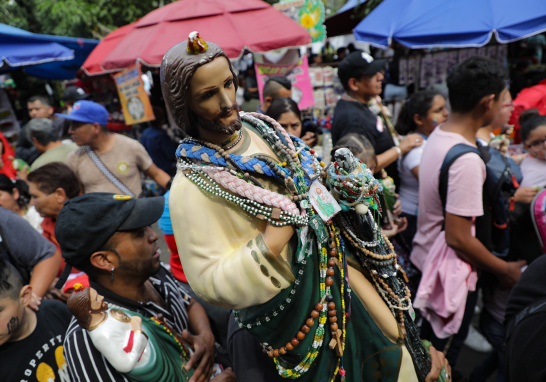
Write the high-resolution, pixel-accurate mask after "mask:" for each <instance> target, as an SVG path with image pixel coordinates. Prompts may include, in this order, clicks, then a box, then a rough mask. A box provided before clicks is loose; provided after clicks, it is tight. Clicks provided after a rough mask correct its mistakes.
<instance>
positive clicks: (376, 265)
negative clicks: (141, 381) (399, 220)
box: [325, 154, 430, 379]
mask: <svg viewBox="0 0 546 382" xmlns="http://www.w3.org/2000/svg"><path fill="white" fill-rule="evenodd" d="M351 157H352V154H351ZM356 161H357V162H358V164H357V165H356V166H354V164H353V165H349V164H346V166H347V167H348V168H350V170H351V171H350V172H348V171H346V170H345V169H344V168H342V167H341V166H340V165H339V164H338V163H337V162H336V163H334V164H331V165H330V166H329V167H328V168H327V169H326V179H325V183H326V184H327V185H328V186H329V188H330V190H332V193H333V194H334V196H335V197H336V199H337V198H339V201H340V205H341V207H342V209H344V211H346V212H347V213H346V214H338V215H337V216H336V218H335V221H336V224H337V225H338V226H339V227H340V229H341V232H342V233H343V235H344V236H345V238H346V239H347V240H348V241H349V243H350V245H351V247H352V248H353V249H354V252H353V253H354V254H355V255H356V256H358V257H359V258H360V260H361V263H362V265H364V266H365V267H366V268H367V269H368V271H369V273H370V275H371V277H372V280H373V283H374V286H375V288H376V289H377V291H378V292H379V294H380V295H381V297H382V298H383V300H384V301H385V302H386V303H387V306H388V307H389V308H390V310H391V312H392V314H393V315H394V317H395V318H396V320H397V321H398V323H399V325H400V329H401V332H402V335H403V336H404V339H405V343H406V346H407V348H408V350H409V351H410V354H411V355H412V357H413V358H414V363H415V365H416V371H417V372H418V374H419V375H420V376H421V377H422V378H421V379H424V377H425V375H426V374H427V373H428V371H430V359H429V357H428V354H427V353H426V350H425V349H424V347H423V346H422V343H421V342H420V339H419V335H418V333H417V331H416V329H415V326H414V325H409V330H410V332H409V335H408V331H407V328H406V319H407V318H409V319H411V320H413V318H414V317H413V316H411V315H410V311H412V304H411V299H410V297H411V293H410V291H409V288H408V287H407V286H406V285H405V283H404V282H403V281H402V279H401V278H400V276H402V277H403V278H404V280H405V281H406V282H408V279H407V276H406V273H405V271H404V270H403V269H402V267H400V266H399V265H398V264H397V261H396V254H395V252H394V247H393V246H392V244H391V243H390V241H389V240H388V238H387V237H386V236H384V235H383V234H382V233H381V231H380V230H379V228H378V227H377V224H376V223H375V222H374V219H373V217H372V216H371V214H370V209H369V207H371V208H372V209H373V210H375V211H376V212H377V213H378V214H379V213H381V211H380V208H379V206H378V203H377V202H378V200H377V198H376V195H374V194H375V192H377V191H380V190H381V188H382V186H381V185H380V184H379V182H377V181H375V180H374V181H371V177H370V175H371V172H370V171H369V170H367V169H366V166H365V165H364V164H363V163H362V162H360V161H359V160H356ZM344 165H345V164H344ZM357 166H360V169H358V167H357ZM355 169H356V171H359V170H364V171H359V172H357V173H356V174H355V172H356V171H355ZM370 181H371V182H370ZM344 207H345V208H344ZM348 207H349V208H348ZM369 226H371V227H372V236H373V240H372V241H365V240H363V238H365V237H366V236H368V235H369V231H367V227H369ZM366 231H367V232H366ZM367 234H368V235H367ZM368 248H374V251H375V252H377V249H379V253H374V252H372V251H371V250H370V249H368ZM387 248H388V251H384V249H387ZM384 252H387V253H386V254H384Z"/></svg>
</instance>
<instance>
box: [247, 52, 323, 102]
mask: <svg viewBox="0 0 546 382" xmlns="http://www.w3.org/2000/svg"><path fill="white" fill-rule="evenodd" d="M254 67H255V69H256V80H257V82H258V90H259V92H260V101H261V102H262V103H263V89H264V85H265V83H266V82H267V77H272V76H281V77H286V78H288V79H289V80H290V82H291V83H292V99H293V100H294V101H295V102H296V103H297V104H298V107H299V108H300V110H303V109H307V108H308V107H311V106H313V105H314V104H315V100H314V98H313V87H312V86H311V79H310V78H309V64H308V63H307V57H303V58H301V59H300V60H299V61H298V62H296V63H294V64H289V65H276V64H266V63H259V62H256V63H255V64H254Z"/></svg>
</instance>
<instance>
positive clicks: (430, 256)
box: [411, 56, 525, 379]
mask: <svg viewBox="0 0 546 382" xmlns="http://www.w3.org/2000/svg"><path fill="white" fill-rule="evenodd" d="M507 77H508V73H507V72H506V70H505V68H504V67H503V66H502V65H500V64H499V63H497V62H496V61H494V60H492V59H489V58H486V57H483V56H474V57H471V58H469V59H467V60H465V61H463V62H462V63H460V64H458V65H457V66H455V67H454V68H453V69H452V71H451V72H450V74H449V76H448V78H447V86H448V89H449V100H450V104H451V115H450V116H449V118H448V120H447V121H446V122H445V123H444V124H443V125H442V126H440V127H438V128H437V129H435V130H434V131H433V132H432V134H430V136H429V137H428V140H427V144H426V147H425V149H424V150H423V156H422V158H421V163H420V166H419V214H418V228H417V234H416V235H415V238H414V241H413V250H412V253H411V261H412V262H413V264H415V265H416V266H417V267H418V268H419V269H421V270H422V271H423V278H422V280H421V283H420V285H419V291H418V293H417V299H416V303H415V305H416V306H417V305H418V304H417V301H418V300H419V299H421V301H422V302H423V303H426V307H425V306H421V311H422V312H423V311H426V312H427V316H430V314H431V313H430V312H431V311H432V312H434V311H436V312H437V313H436V316H432V317H429V318H431V319H432V318H434V321H430V323H429V322H425V323H424V324H423V327H422V330H421V337H422V338H426V339H429V340H430V341H431V342H432V344H433V345H434V347H435V348H437V349H446V358H447V359H448V360H449V363H450V365H452V366H455V365H456V363H457V358H458V356H459V352H460V350H461V347H462V344H463V342H464V340H465V338H466V336H467V334H468V329H469V325H470V322H471V320H472V316H473V314H474V308H475V306H476V300H477V293H476V292H475V291H474V290H475V288H476V278H475V277H476V272H475V269H476V268H478V269H481V270H485V271H487V272H489V273H491V274H493V275H494V276H496V277H497V278H498V280H499V282H500V284H501V286H502V287H503V288H506V287H512V286H513V285H514V284H515V283H516V282H517V280H518V279H519V277H520V275H521V270H520V268H521V267H522V266H523V265H524V264H525V262H524V261H519V262H506V261H504V260H502V259H500V258H498V257H496V256H495V255H493V254H492V253H491V252H490V251H488V250H487V248H485V246H484V245H483V244H482V243H481V242H480V241H479V240H478V239H476V238H475V236H474V233H475V227H474V220H475V218H476V217H477V216H481V215H483V201H482V189H483V184H484V182H485V176H486V168H485V163H484V161H483V160H482V159H481V158H480V156H478V154H476V153H473V152H471V153H466V154H464V155H462V156H460V157H458V158H457V159H456V160H455V161H454V162H453V164H452V165H451V167H450V168H449V171H448V187H447V198H446V199H447V200H446V203H445V206H444V205H443V203H442V200H441V197H440V192H439V174H440V168H441V166H442V163H443V161H444V158H445V157H446V155H447V153H448V151H449V150H450V149H451V148H452V147H453V146H455V145H456V144H465V145H468V146H474V147H475V142H476V133H477V131H478V130H479V129H480V128H481V127H483V126H487V125H490V124H491V123H492V122H493V121H494V120H495V118H496V117H497V115H498V114H499V112H500V110H501V108H502V100H503V98H504V94H505V93H506V92H507V91H508V90H507V89H506V79H507ZM469 84H471V85H469ZM449 251H451V252H450V254H448V252H449ZM434 259H442V260H444V259H445V260H446V261H447V260H452V261H454V262H455V263H456V264H459V265H460V266H459V267H458V268H457V267H454V266H451V267H445V266H442V265H441V264H437V263H435V260H434ZM447 269H449V270H450V271H449V272H448V273H449V274H444V275H443V274H442V272H445V271H447ZM468 270H470V274H469V275H466V276H468V277H465V281H463V283H462V285H461V286H460V287H459V288H457V296H446V295H445V293H446V291H448V290H451V289H450V288H451V287H452V286H453V284H446V280H447V279H449V281H454V282H455V281H458V278H457V277H458V276H457V275H458V274H463V271H464V274H463V276H464V275H465V274H466V273H467V271H468ZM444 276H445V277H444ZM438 280H442V281H438ZM461 288H464V290H466V291H468V293H461ZM422 292H423V293H422ZM435 292H438V293H437V294H435ZM448 297H449V298H451V297H453V298H459V299H460V301H452V300H450V304H451V305H450V306H460V307H461V308H464V314H461V312H459V314H457V312H449V311H448V310H449V306H447V305H443V306H444V307H445V309H444V310H446V312H445V314H449V315H450V316H448V317H443V316H442V317H443V318H437V319H436V318H435V317H439V314H440V313H439V312H438V309H436V308H437V307H439V306H442V304H444V303H445V304H447V303H446V302H445V301H444V299H445V298H448ZM431 324H435V325H434V326H431ZM448 325H449V330H450V331H451V330H457V332H456V333H455V334H453V335H449V334H447V335H446V331H445V328H446V326H448ZM454 379H455V376H454Z"/></svg>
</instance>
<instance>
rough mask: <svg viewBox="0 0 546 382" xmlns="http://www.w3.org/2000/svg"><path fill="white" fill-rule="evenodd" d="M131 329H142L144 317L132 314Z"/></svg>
mask: <svg viewBox="0 0 546 382" xmlns="http://www.w3.org/2000/svg"><path fill="white" fill-rule="evenodd" d="M131 329H132V330H133V331H135V332H136V331H137V330H142V318H140V317H139V316H132V317H131Z"/></svg>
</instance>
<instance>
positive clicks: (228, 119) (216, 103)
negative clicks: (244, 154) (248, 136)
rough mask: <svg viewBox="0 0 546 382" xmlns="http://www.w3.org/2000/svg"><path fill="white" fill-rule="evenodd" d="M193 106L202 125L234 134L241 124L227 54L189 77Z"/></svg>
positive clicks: (227, 133) (209, 128)
mask: <svg viewBox="0 0 546 382" xmlns="http://www.w3.org/2000/svg"><path fill="white" fill-rule="evenodd" d="M190 94H191V95H190V109H191V111H192V112H193V113H194V114H195V115H196V116H197V117H198V120H199V127H202V128H206V129H208V130H212V131H214V132H218V133H222V134H226V135H232V134H233V133H235V132H236V131H237V130H239V129H240V128H241V124H240V119H239V112H238V107H237V103H236V98H235V85H234V83H233V74H232V73H231V70H230V69H229V65H228V62H227V59H226V58H225V57H217V58H215V59H214V60H213V61H211V62H209V63H207V64H205V65H203V66H201V67H199V68H198V69H197V70H196V71H195V74H194V75H193V77H192V78H191V81H190Z"/></svg>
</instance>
